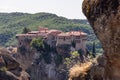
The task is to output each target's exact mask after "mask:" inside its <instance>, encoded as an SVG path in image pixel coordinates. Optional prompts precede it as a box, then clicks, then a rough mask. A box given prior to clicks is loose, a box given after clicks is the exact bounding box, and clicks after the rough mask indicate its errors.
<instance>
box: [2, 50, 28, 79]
mask: <svg viewBox="0 0 120 80" xmlns="http://www.w3.org/2000/svg"><path fill="white" fill-rule="evenodd" d="M9 54H10V53H9V52H8V51H7V49H5V48H2V49H1V48H0V80H29V75H28V73H26V72H25V71H23V70H22V68H21V67H20V64H19V63H18V62H17V61H16V60H15V59H14V58H13V57H11V55H9ZM23 74H24V75H23Z"/></svg>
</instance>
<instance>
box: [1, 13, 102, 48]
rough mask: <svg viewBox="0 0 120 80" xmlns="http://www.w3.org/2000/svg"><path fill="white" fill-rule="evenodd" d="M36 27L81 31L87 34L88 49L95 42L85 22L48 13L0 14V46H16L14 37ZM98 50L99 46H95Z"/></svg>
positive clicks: (90, 29)
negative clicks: (26, 29)
mask: <svg viewBox="0 0 120 80" xmlns="http://www.w3.org/2000/svg"><path fill="white" fill-rule="evenodd" d="M38 26H44V27H48V28H54V29H59V30H63V31H70V30H82V31H84V32H86V33H88V34H89V38H88V40H89V42H88V47H89V48H90V49H91V44H92V42H91V41H93V40H96V44H98V43H99V42H98V41H97V39H96V37H95V35H94V33H93V30H92V28H91V27H90V25H89V24H88V22H87V20H79V19H67V18H64V17H59V16H57V15H55V14H50V13H36V14H28V13H0V46H10V45H17V41H16V39H15V35H16V34H18V33H21V32H22V30H23V28H24V27H27V28H29V29H31V30H37V29H38ZM96 47H97V48H100V47H101V46H100V44H98V45H97V46H96Z"/></svg>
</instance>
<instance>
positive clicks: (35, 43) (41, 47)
mask: <svg viewBox="0 0 120 80" xmlns="http://www.w3.org/2000/svg"><path fill="white" fill-rule="evenodd" d="M30 45H31V46H32V47H34V48H35V49H36V50H37V51H42V50H44V44H43V40H42V39H41V38H34V39H33V40H32V41H31V43H30Z"/></svg>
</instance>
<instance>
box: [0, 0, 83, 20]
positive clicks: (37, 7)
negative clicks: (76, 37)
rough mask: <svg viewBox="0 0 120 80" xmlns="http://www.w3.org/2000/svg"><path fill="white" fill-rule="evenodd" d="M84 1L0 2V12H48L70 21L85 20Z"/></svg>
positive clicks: (13, 0)
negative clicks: (82, 6) (82, 8)
mask: <svg viewBox="0 0 120 80" xmlns="http://www.w3.org/2000/svg"><path fill="white" fill-rule="evenodd" d="M82 1H83V0H0V12H27V13H37V12H48V13H54V14H57V15H58V16H63V17H66V18H70V19H74V18H75V19H83V18H85V17H84V15H83V13H82V10H81V5H82Z"/></svg>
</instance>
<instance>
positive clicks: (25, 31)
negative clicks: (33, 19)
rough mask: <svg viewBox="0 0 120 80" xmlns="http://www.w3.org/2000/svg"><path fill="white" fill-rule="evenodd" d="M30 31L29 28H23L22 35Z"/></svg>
mask: <svg viewBox="0 0 120 80" xmlns="http://www.w3.org/2000/svg"><path fill="white" fill-rule="evenodd" d="M30 31H31V30H30V29H29V28H26V27H24V28H23V31H22V33H23V34H26V33H28V32H30Z"/></svg>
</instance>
